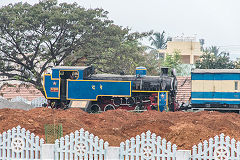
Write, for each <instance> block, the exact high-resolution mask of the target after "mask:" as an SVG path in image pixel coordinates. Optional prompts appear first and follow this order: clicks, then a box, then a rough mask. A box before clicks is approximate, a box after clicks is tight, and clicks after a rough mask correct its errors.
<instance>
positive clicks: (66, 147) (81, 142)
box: [55, 128, 108, 160]
mask: <svg viewBox="0 0 240 160" xmlns="http://www.w3.org/2000/svg"><path fill="white" fill-rule="evenodd" d="M107 149H108V142H105V143H104V141H103V140H102V139H100V140H99V138H98V137H97V136H94V135H93V134H89V132H88V131H86V132H85V131H84V129H83V128H82V129H80V132H79V131H75V133H71V134H70V136H68V135H67V136H65V137H64V138H63V137H62V138H60V140H56V142H55V159H56V160H73V159H74V160H75V159H96V160H103V159H106V151H107Z"/></svg>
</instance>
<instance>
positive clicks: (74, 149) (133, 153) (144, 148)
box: [0, 126, 240, 160]
mask: <svg viewBox="0 0 240 160" xmlns="http://www.w3.org/2000/svg"><path fill="white" fill-rule="evenodd" d="M15 159H16V160H73V159H74V160H78V159H79V160H240V142H239V141H238V142H237V141H236V140H235V139H230V137H228V136H226V137H225V135H224V134H221V135H220V136H215V137H214V139H213V138H210V139H209V141H204V143H203V144H202V143H199V144H198V145H197V146H196V145H195V146H193V149H192V154H191V151H190V150H177V146H176V145H175V144H173V145H172V144H171V143H170V142H167V141H166V140H165V139H162V138H161V137H160V136H156V135H155V134H154V133H153V134H152V133H151V132H150V131H147V132H146V133H142V134H141V136H139V135H137V136H136V137H135V138H131V139H130V140H126V141H125V142H122V143H121V144H120V147H110V146H109V144H108V142H104V141H103V140H102V139H99V138H98V137H97V136H94V135H93V134H90V133H89V132H88V131H84V129H80V130H79V131H78V130H77V131H75V132H74V133H70V134H69V135H67V136H65V137H62V138H60V139H58V140H56V142H55V144H44V140H43V139H40V138H39V137H38V136H35V135H34V134H33V133H30V132H29V131H26V129H24V128H21V127H20V126H17V127H16V128H13V129H11V130H8V131H7V132H3V133H2V134H0V160H15Z"/></svg>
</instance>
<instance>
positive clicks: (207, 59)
mask: <svg viewBox="0 0 240 160" xmlns="http://www.w3.org/2000/svg"><path fill="white" fill-rule="evenodd" d="M196 68H199V69H233V68H235V64H234V62H233V61H231V60H230V57H229V53H226V52H221V53H220V54H217V55H216V54H214V53H213V52H205V53H204V54H203V55H202V56H200V60H197V61H196Z"/></svg>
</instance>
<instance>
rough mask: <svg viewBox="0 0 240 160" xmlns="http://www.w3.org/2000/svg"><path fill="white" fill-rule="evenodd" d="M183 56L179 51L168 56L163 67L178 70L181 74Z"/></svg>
mask: <svg viewBox="0 0 240 160" xmlns="http://www.w3.org/2000/svg"><path fill="white" fill-rule="evenodd" d="M181 64H182V61H181V55H180V52H179V51H175V52H174V54H173V55H169V54H166V57H165V59H164V61H163V64H162V66H164V67H169V68H171V69H176V71H177V73H180V72H181Z"/></svg>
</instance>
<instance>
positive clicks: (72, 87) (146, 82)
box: [43, 66, 177, 112]
mask: <svg viewBox="0 0 240 160" xmlns="http://www.w3.org/2000/svg"><path fill="white" fill-rule="evenodd" d="M162 72H163V73H162V74H161V75H159V76H147V70H146V68H145V67H137V68H136V74H135V75H122V74H121V75H115V74H94V69H93V67H91V66H56V67H53V68H52V74H45V75H44V77H43V86H44V91H45V96H46V98H47V99H48V105H49V106H51V107H52V108H68V106H69V103H70V101H72V100H73V101H75V100H77V101H79V100H84V101H89V102H90V103H89V104H90V105H89V106H88V107H87V108H86V110H87V111H89V112H99V111H106V110H112V109H117V108H121V109H127V110H134V109H139V110H145V109H156V110H160V111H163V110H164V109H166V110H168V109H169V110H174V108H175V103H174V102H175V95H176V87H177V82H176V77H175V75H174V74H173V75H171V76H169V75H168V69H167V68H163V69H162Z"/></svg>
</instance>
